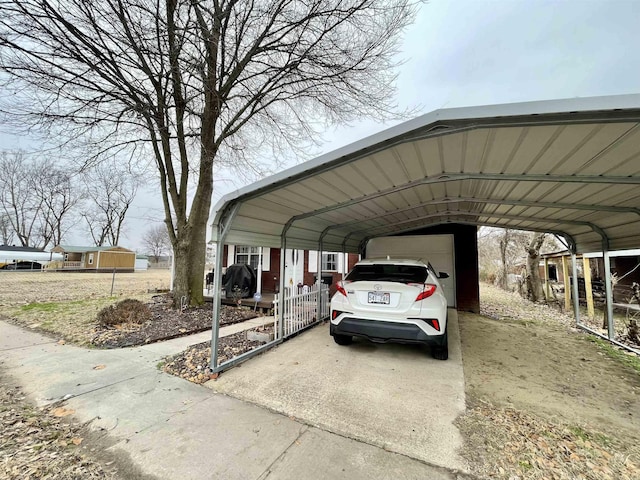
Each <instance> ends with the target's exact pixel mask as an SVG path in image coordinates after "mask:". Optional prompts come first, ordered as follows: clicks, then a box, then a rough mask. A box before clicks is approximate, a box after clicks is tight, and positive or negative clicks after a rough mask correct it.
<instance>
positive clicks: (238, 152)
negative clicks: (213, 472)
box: [0, 0, 416, 304]
mask: <svg viewBox="0 0 640 480" xmlns="http://www.w3.org/2000/svg"><path fill="white" fill-rule="evenodd" d="M0 7H1V9H2V16H1V17H0V70H2V71H4V72H5V73H6V78H8V79H9V80H8V82H6V83H5V85H4V87H5V88H6V89H7V91H10V92H11V93H12V94H13V95H6V96H5V97H11V100H12V102H11V105H10V106H9V107H5V108H3V110H4V112H5V114H11V118H13V119H17V120H18V121H23V122H24V121H28V122H29V125H31V126H34V119H37V123H36V125H35V126H37V127H39V128H41V129H43V130H44V131H51V132H56V133H59V134H60V135H62V136H63V137H64V138H72V137H73V138H76V139H89V140H90V141H91V143H90V144H88V145H87V146H86V148H89V147H90V146H93V147H94V150H93V157H92V159H99V158H101V156H104V155H107V154H109V153H111V152H113V151H114V150H116V151H119V152H121V151H122V150H124V149H128V151H134V152H135V153H139V154H140V155H141V157H142V158H145V157H144V155H146V152H148V151H150V152H151V157H150V158H153V159H154V161H155V165H156V167H157V171H158V176H159V180H160V186H161V188H160V193H161V194H162V202H163V205H164V210H165V223H166V224H167V225H168V231H169V237H170V239H171V243H172V246H173V251H174V254H175V281H174V288H175V293H176V295H175V298H176V299H179V298H181V297H182V296H183V295H186V296H188V298H189V299H190V303H192V304H197V303H202V301H203V297H202V291H203V290H202V287H203V278H204V275H203V273H204V263H205V250H206V229H207V220H208V216H209V209H210V205H211V196H212V192H213V171H214V170H213V168H214V164H217V165H222V166H232V167H234V168H237V169H238V170H239V171H241V172H247V171H249V172H254V173H257V174H260V173H261V172H262V171H263V168H262V167H263V165H260V164H259V163H257V160H256V158H257V155H256V153H257V152H260V153H264V152H265V151H266V152H269V153H270V154H274V155H275V157H276V158H277V157H279V156H280V155H281V154H282V152H284V151H285V149H286V148H288V147H291V146H293V147H295V146H298V147H299V148H300V150H298V152H299V153H300V152H303V151H305V149H304V148H303V147H305V146H307V145H308V144H309V143H311V142H313V141H314V139H315V138H316V137H317V136H318V135H317V132H316V129H319V128H324V127H325V126H326V125H327V124H330V123H336V122H348V121H350V120H352V119H356V118H361V117H363V116H371V117H375V118H378V119H382V118H391V117H396V118H398V115H397V114H396V113H394V112H397V108H396V105H395V104H394V103H393V98H394V90H395V82H394V80H395V75H394V68H395V67H396V65H397V62H396V60H395V55H396V53H397V47H398V41H399V34H400V32H401V31H402V30H403V29H404V27H405V26H406V25H408V24H409V23H410V22H411V21H412V20H413V18H414V15H415V11H416V8H415V5H414V2H413V1H412V0H309V1H306V2H298V1H292V0H273V1H266V0H245V1H237V0H167V1H166V2H151V1H149V0H103V1H100V2H87V1H86V0H62V1H59V2H51V1H49V0H0ZM20 98H22V99H24V101H22V102H21V103H20V102H18V99H20ZM16 124H17V123H16ZM143 144H144V145H145V146H146V147H148V148H146V149H144V148H143V149H140V147H141V146H142V145H143ZM135 149H137V150H135ZM85 151H88V150H85ZM271 156H272V155H269V157H271ZM147 158H149V157H147ZM262 158H264V155H262ZM193 186H194V187H195V188H193V197H192V199H191V202H190V206H189V200H190V198H189V196H190V192H189V188H191V187H193Z"/></svg>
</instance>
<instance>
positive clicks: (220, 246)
mask: <svg viewBox="0 0 640 480" xmlns="http://www.w3.org/2000/svg"><path fill="white" fill-rule="evenodd" d="M220 230H221V229H220V227H218V240H217V241H216V261H215V266H214V267H213V321H212V322H211V365H210V366H209V367H210V368H211V370H215V369H216V367H217V366H218V336H219V334H220V311H221V309H222V298H221V293H220V292H221V290H222V256H223V253H224V242H221V241H220Z"/></svg>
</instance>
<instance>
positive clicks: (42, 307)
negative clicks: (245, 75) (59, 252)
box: [0, 270, 170, 345]
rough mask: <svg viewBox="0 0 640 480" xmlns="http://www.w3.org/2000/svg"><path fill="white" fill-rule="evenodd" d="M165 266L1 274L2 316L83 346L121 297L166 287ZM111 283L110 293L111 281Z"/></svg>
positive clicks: (140, 296)
mask: <svg viewBox="0 0 640 480" xmlns="http://www.w3.org/2000/svg"><path fill="white" fill-rule="evenodd" d="M169 280H170V272H169V271H168V270H148V271H146V272H135V273H118V274H116V275H115V278H114V276H113V275H112V274H110V273H61V272H1V273H0V281H1V282H2V293H1V296H0V315H4V316H7V317H10V318H12V319H14V321H15V322H16V323H18V324H19V325H22V326H25V327H27V328H31V329H35V330H39V331H44V332H50V333H53V334H56V335H59V336H61V337H63V338H65V339H66V340H68V341H71V342H74V343H78V344H81V345H83V344H87V343H88V340H89V339H90V338H92V337H93V334H94V329H95V325H96V315H97V313H98V312H99V311H100V310H102V309H103V308H105V307H108V306H110V305H113V304H114V303H117V302H119V301H120V300H122V299H123V298H133V299H137V300H141V301H148V300H149V299H150V298H151V296H152V295H153V293H148V292H149V291H150V290H151V291H155V290H166V289H168V288H169ZM112 282H113V296H111V285H112Z"/></svg>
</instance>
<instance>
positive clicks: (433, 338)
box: [330, 259, 449, 360]
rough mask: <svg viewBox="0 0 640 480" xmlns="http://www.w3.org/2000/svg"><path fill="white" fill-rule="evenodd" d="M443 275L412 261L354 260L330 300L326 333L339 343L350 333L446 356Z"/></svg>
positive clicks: (346, 341)
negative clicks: (419, 346) (426, 348)
mask: <svg viewBox="0 0 640 480" xmlns="http://www.w3.org/2000/svg"><path fill="white" fill-rule="evenodd" d="M447 277H448V275H447V274H446V273H443V272H440V274H439V276H438V275H436V273H435V271H434V270H433V268H432V267H431V265H430V264H428V263H423V262H421V261H417V260H396V259H393V260H390V259H387V260H379V259H372V260H362V261H360V262H358V263H357V264H356V265H355V266H354V267H353V270H351V271H350V272H349V274H348V275H347V276H346V277H345V279H344V280H343V281H341V282H338V284H337V292H336V293H335V294H334V296H333V298H332V299H331V317H330V318H331V323H330V333H331V336H333V339H334V341H335V342H336V343H337V344H339V345H348V344H350V343H351V342H352V341H353V337H362V338H366V339H368V340H370V341H372V342H378V343H386V342H397V343H417V344H425V345H430V346H431V351H432V354H433V357H434V358H436V359H439V360H446V359H447V358H448V357H449V347H448V343H447V299H446V298H445V296H444V290H443V289H442V286H441V285H440V282H439V281H438V278H447Z"/></svg>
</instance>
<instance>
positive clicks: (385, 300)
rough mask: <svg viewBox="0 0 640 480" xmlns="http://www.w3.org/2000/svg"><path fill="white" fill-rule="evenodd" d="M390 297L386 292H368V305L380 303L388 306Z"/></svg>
mask: <svg viewBox="0 0 640 480" xmlns="http://www.w3.org/2000/svg"><path fill="white" fill-rule="evenodd" d="M390 297H391V296H390V295H389V293H387V292H384V293H383V292H369V303H382V304H384V305H388V304H389V298H390Z"/></svg>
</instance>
